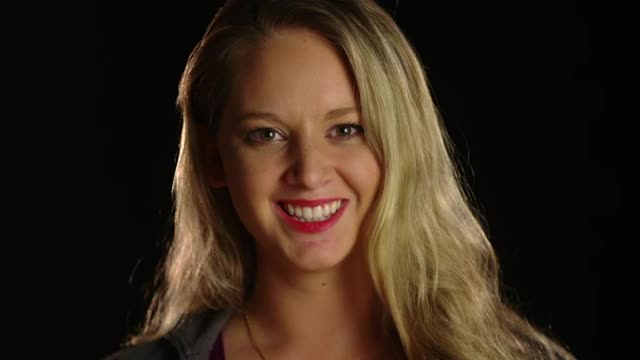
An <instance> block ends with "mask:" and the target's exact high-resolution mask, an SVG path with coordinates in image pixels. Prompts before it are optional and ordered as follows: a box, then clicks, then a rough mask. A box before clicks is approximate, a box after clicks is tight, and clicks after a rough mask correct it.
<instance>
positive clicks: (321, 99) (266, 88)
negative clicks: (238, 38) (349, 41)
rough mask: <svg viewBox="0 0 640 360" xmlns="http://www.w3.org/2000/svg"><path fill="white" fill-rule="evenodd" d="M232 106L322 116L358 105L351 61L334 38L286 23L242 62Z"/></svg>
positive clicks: (233, 89)
mask: <svg viewBox="0 0 640 360" xmlns="http://www.w3.org/2000/svg"><path fill="white" fill-rule="evenodd" d="M236 71H237V74H236V76H235V80H234V82H233V84H232V92H231V97H230V99H229V100H230V101H229V105H231V106H230V107H228V109H229V110H231V111H232V112H238V111H240V112H250V111H263V112H273V113H276V114H279V115H281V116H284V117H286V116H292V117H295V116H309V117H312V116H316V115H319V114H322V115H324V114H325V113H326V112H327V111H330V110H333V109H337V108H345V107H353V106H356V94H355V89H354V87H353V84H352V78H351V75H350V73H349V70H348V67H347V65H346V63H345V61H344V60H343V58H342V57H341V56H340V54H339V53H338V51H337V50H336V49H335V47H334V46H333V44H331V43H330V42H329V41H328V40H326V39H325V38H323V37H322V36H320V35H319V34H317V33H315V32H312V31H309V30H304V29H280V30H278V31H276V32H275V33H273V34H272V35H270V36H269V37H268V38H267V39H266V40H265V41H264V42H263V43H261V44H260V45H259V46H257V47H255V48H253V49H252V50H251V51H248V52H247V53H245V55H244V57H243V58H242V59H241V60H240V62H239V63H238V66H237V67H236Z"/></svg>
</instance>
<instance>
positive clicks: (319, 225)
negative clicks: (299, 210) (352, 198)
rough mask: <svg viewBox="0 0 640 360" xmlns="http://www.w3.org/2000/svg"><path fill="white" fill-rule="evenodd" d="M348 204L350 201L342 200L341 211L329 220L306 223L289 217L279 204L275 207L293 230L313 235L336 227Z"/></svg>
mask: <svg viewBox="0 0 640 360" xmlns="http://www.w3.org/2000/svg"><path fill="white" fill-rule="evenodd" d="M348 204H349V201H348V200H342V205H341V206H340V209H338V211H337V212H336V213H335V214H333V216H331V217H330V218H328V219H327V220H324V221H305V222H302V221H298V220H296V219H295V218H293V217H291V216H289V214H287V213H286V212H285V211H284V210H283V209H282V208H281V207H280V205H279V204H277V203H275V207H276V212H277V213H278V214H280V216H281V217H282V218H283V219H284V221H286V223H287V224H289V226H291V227H292V228H293V229H295V230H296V231H299V232H303V233H309V234H313V233H320V232H323V231H325V230H327V229H329V228H331V227H332V226H333V225H335V223H337V222H338V220H340V217H342V214H344V210H345V209H346V208H347V205H348Z"/></svg>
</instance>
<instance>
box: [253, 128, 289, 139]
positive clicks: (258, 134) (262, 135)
mask: <svg viewBox="0 0 640 360" xmlns="http://www.w3.org/2000/svg"><path fill="white" fill-rule="evenodd" d="M278 136H280V137H281V138H283V136H282V135H281V134H280V133H279V132H278V130H276V129H274V128H267V127H265V128H258V129H254V130H251V131H249V133H248V134H247V136H246V139H247V141H249V142H252V143H268V142H273V141H280V140H278V139H276V138H277V137H278Z"/></svg>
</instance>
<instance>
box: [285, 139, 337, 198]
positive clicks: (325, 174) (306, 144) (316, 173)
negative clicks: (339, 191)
mask: <svg viewBox="0 0 640 360" xmlns="http://www.w3.org/2000/svg"><path fill="white" fill-rule="evenodd" d="M289 151H290V158H291V162H290V166H289V168H288V169H287V172H286V174H285V179H286V182H287V184H289V185H293V186H297V187H302V188H307V189H315V188H319V187H321V186H323V185H325V184H326V183H328V182H329V181H330V179H331V161H330V159H329V154H328V153H327V151H324V150H323V149H322V146H321V145H318V144H314V143H313V140H312V139H298V140H297V141H296V142H295V144H293V145H292V146H291V148H290V150H289Z"/></svg>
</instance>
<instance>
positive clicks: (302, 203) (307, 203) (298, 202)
mask: <svg viewBox="0 0 640 360" xmlns="http://www.w3.org/2000/svg"><path fill="white" fill-rule="evenodd" d="M338 200H344V199H343V198H324V199H313V200H311V199H289V200H278V202H279V203H287V204H291V205H296V206H317V205H324V204H326V203H330V202H333V201H338Z"/></svg>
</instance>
